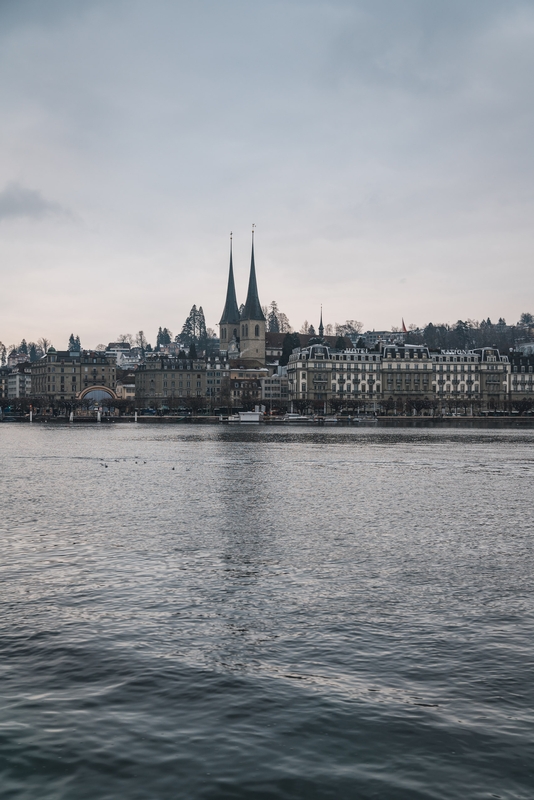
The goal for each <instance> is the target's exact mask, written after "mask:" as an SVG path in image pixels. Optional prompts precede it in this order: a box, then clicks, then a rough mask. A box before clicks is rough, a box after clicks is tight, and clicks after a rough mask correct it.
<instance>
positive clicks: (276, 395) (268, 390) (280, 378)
mask: <svg viewBox="0 0 534 800" xmlns="http://www.w3.org/2000/svg"><path fill="white" fill-rule="evenodd" d="M280 370H282V372H281V374H279V373H274V374H273V375H270V376H269V377H265V378H262V379H261V399H262V401H263V402H264V403H268V404H270V407H271V408H276V407H278V408H286V407H287V404H288V400H289V384H288V381H287V369H286V368H285V367H280Z"/></svg>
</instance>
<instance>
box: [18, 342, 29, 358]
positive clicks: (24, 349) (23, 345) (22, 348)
mask: <svg viewBox="0 0 534 800" xmlns="http://www.w3.org/2000/svg"><path fill="white" fill-rule="evenodd" d="M19 350H20V352H21V353H24V355H25V356H27V355H28V345H27V344H26V339H23V340H22V342H21V343H20V345H19Z"/></svg>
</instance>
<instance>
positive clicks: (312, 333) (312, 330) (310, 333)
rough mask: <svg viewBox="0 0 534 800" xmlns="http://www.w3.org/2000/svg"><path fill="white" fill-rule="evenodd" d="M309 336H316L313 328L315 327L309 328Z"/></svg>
mask: <svg viewBox="0 0 534 800" xmlns="http://www.w3.org/2000/svg"><path fill="white" fill-rule="evenodd" d="M308 335H309V336H315V328H314V327H313V325H310V327H309V328H308Z"/></svg>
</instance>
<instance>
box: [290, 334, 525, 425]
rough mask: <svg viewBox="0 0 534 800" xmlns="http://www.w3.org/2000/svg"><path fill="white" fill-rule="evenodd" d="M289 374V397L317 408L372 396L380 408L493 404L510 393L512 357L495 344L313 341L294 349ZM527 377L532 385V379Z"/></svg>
mask: <svg viewBox="0 0 534 800" xmlns="http://www.w3.org/2000/svg"><path fill="white" fill-rule="evenodd" d="M287 374H288V388H289V400H290V401H300V403H306V404H307V405H308V406H311V407H316V408H319V407H320V405H321V403H323V404H326V403H329V404H330V405H331V406H336V407H338V408H341V407H346V408H348V409H351V408H354V407H358V408H359V407H361V406H362V405H363V407H366V404H368V403H369V402H371V403H372V404H373V405H372V407H373V408H374V409H375V410H376V409H378V408H381V409H382V410H386V411H393V410H394V409H398V410H400V411H403V410H405V409H406V408H407V407H410V408H412V409H419V410H421V409H423V408H430V407H432V408H436V407H437V406H440V407H441V408H445V407H447V408H449V409H450V408H452V407H454V406H457V405H463V406H464V407H467V406H472V405H473V403H475V404H476V405H477V407H483V408H485V409H492V408H499V407H502V405H503V403H505V401H506V399H507V392H508V391H509V388H508V387H509V378H508V376H509V374H510V363H509V360H508V357H507V356H504V355H501V354H500V353H499V351H498V350H496V349H495V348H481V349H477V350H472V351H458V350H455V351H441V350H440V351H430V350H429V348H428V347H425V346H421V345H409V344H389V345H385V346H383V347H382V348H380V349H379V348H378V347H375V348H374V349H372V350H369V349H367V348H365V349H363V348H362V349H358V348H354V349H347V350H336V349H333V348H329V347H327V346H326V345H321V344H313V345H311V346H309V347H307V348H296V349H295V350H294V351H293V353H292V354H291V356H290V358H289V363H288V368H287ZM525 374H527V373H525ZM523 383H524V385H525V387H528V386H529V381H528V379H526V380H525V381H523ZM516 385H517V382H516ZM436 401H437V404H436ZM414 413H415V411H414Z"/></svg>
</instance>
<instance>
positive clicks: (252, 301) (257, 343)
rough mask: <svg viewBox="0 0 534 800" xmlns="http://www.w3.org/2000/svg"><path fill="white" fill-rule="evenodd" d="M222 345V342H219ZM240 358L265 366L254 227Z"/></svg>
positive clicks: (242, 317)
mask: <svg viewBox="0 0 534 800" xmlns="http://www.w3.org/2000/svg"><path fill="white" fill-rule="evenodd" d="M221 346H222V342H221ZM240 350H241V354H240V358H241V360H243V361H244V362H246V364H247V366H250V367H264V366H265V315H264V313H263V311H262V310H261V304H260V298H259V296H258V285H257V283H256V265H255V263H254V228H253V229H252V256H251V259H250V276H249V281H248V292H247V299H246V302H245V307H244V309H243V311H242V313H241V341H240Z"/></svg>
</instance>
